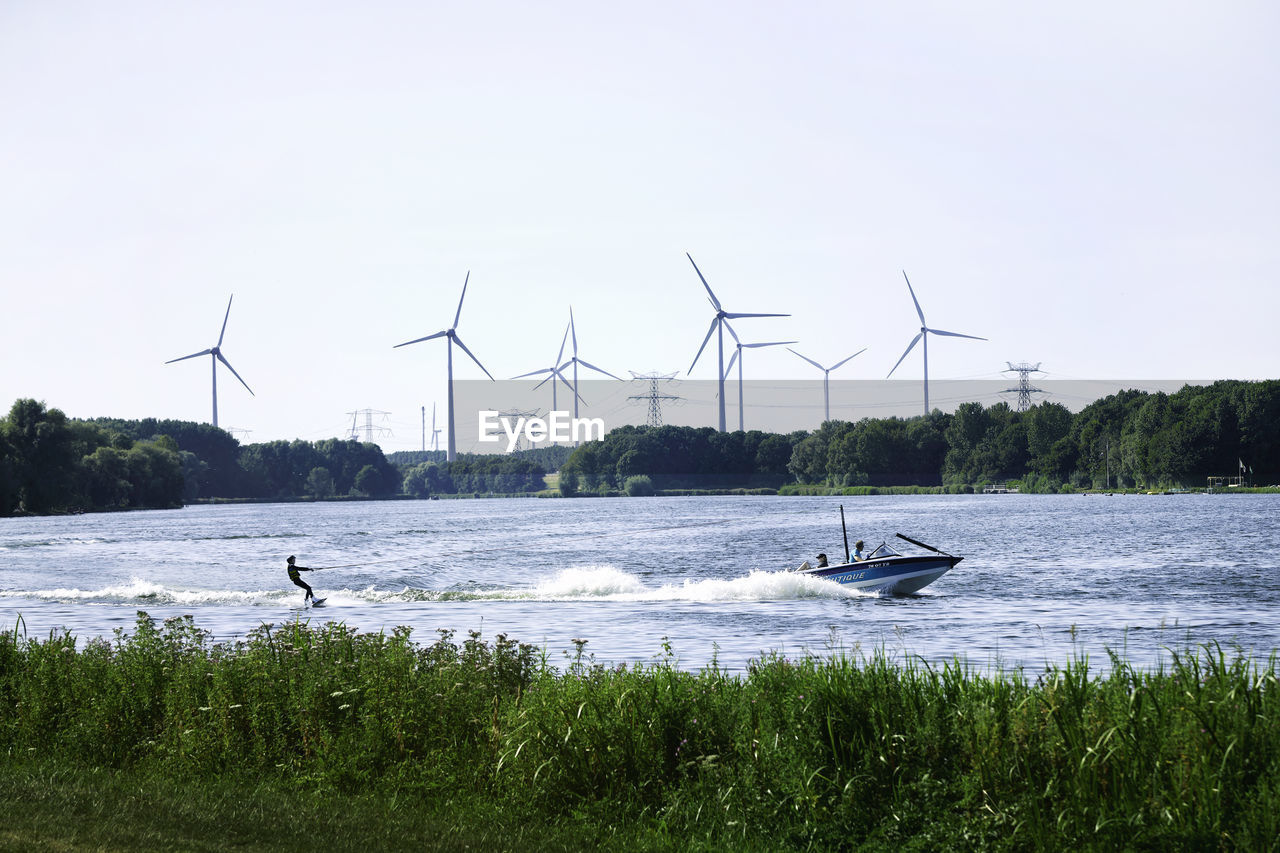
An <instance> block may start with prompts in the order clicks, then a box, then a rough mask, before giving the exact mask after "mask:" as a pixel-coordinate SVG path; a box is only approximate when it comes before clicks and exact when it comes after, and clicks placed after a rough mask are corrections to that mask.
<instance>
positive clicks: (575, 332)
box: [569, 305, 578, 356]
mask: <svg viewBox="0 0 1280 853" xmlns="http://www.w3.org/2000/svg"><path fill="white" fill-rule="evenodd" d="M569 333H570V334H571V335H573V354H574V355H575V356H577V354H578V327H577V326H576V325H574V322H573V306H572V305H570V306H569Z"/></svg>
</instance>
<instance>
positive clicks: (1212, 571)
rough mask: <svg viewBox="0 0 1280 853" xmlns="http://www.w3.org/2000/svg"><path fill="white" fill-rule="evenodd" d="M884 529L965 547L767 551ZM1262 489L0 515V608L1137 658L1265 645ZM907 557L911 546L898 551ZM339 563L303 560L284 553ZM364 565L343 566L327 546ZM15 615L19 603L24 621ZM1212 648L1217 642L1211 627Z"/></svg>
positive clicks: (247, 624) (544, 642)
mask: <svg viewBox="0 0 1280 853" xmlns="http://www.w3.org/2000/svg"><path fill="white" fill-rule="evenodd" d="M842 503H843V504H844V507H845V513H846V516H847V518H848V524H849V534H850V541H852V540H853V539H856V538H862V539H864V540H866V541H867V543H868V544H869V545H872V546H874V545H876V544H878V543H879V542H880V541H882V540H892V541H896V542H897V543H898V544H899V545H904V543H902V542H901V541H899V540H895V539H894V533H896V532H902V533H905V534H906V535H908V536H911V537H913V538H915V539H919V540H921V541H923V542H927V543H929V544H932V545H935V546H938V547H940V548H942V549H944V550H947V551H949V552H951V553H954V554H960V555H963V556H964V558H965V559H964V561H963V562H962V563H960V564H959V565H958V566H957V567H956V569H955V570H953V571H952V572H951V573H949V574H947V575H945V576H943V577H942V578H941V579H940V580H938V581H937V582H935V583H934V584H933V585H932V586H929V587H927V588H926V589H925V590H924V591H923V592H922V593H921V594H920V595H917V596H913V597H906V598H885V597H876V596H872V595H866V594H859V593H856V592H852V591H849V590H846V589H844V588H842V587H839V586H838V585H835V584H833V583H831V582H828V581H821V580H816V579H812V578H805V577H799V576H796V575H795V574H791V573H788V572H786V571H784V569H785V568H787V567H794V566H796V565H798V564H799V563H800V562H801V561H803V560H805V559H809V560H812V559H813V557H814V555H815V554H817V553H818V552H819V551H826V552H827V553H828V554H837V553H840V552H841V551H842V544H841V534H840V515H839V505H840V504H842ZM1278 516H1280V496H1276V495H1159V496H1136V495H1129V496H1121V495H1116V496H1111V497H1108V496H1101V495H1091V496H1082V495H1073V496H1038V495H988V496H977V495H974V496H939V497H927V496H903V497H857V498H852V497H845V498H778V497H715V498H619V499H582V500H535V499H529V500H461V501H454V500H448V501H404V502H392V503H387V502H378V503H342V504H266V505H247V506H200V507H188V508H186V509H182V510H176V511H167V512H133V513H120V514H109V515H83V516H74V517H61V518H34V519H0V619H3V620H4V623H3V625H0V628H3V629H5V630H11V629H13V628H15V627H16V628H18V630H25V631H26V632H27V633H28V634H29V635H33V636H35V635H41V636H43V635H46V634H47V633H48V632H49V631H50V630H63V629H66V630H69V631H70V632H71V633H73V634H74V635H76V636H77V637H80V638H88V637H93V636H110V635H111V634H112V632H113V630H114V629H116V628H126V629H129V628H130V627H131V626H132V624H133V622H134V619H135V615H136V612H137V611H138V610H146V611H147V612H148V613H150V614H151V615H152V616H155V617H157V618H165V617H168V616H173V615H179V614H186V613H190V614H193V615H194V616H195V618H196V621H197V623H198V624H199V625H201V626H202V627H204V628H206V629H208V630H210V631H212V632H213V633H214V635H215V636H216V637H218V638H220V639H232V638H236V637H243V636H244V635H245V634H246V633H247V632H248V631H249V630H251V629H252V628H254V627H256V626H258V625H259V624H261V623H263V622H270V623H280V622H283V621H286V620H291V619H297V618H301V619H309V620H311V621H313V622H316V621H327V620H334V621H342V622H345V623H346V624H347V625H350V626H352V627H355V628H358V629H360V630H362V631H377V630H381V629H386V630H390V629H391V628H393V627H395V626H397V625H408V626H411V627H413V628H414V636H415V637H416V638H417V639H418V640H419V641H420V642H429V641H431V640H433V639H434V638H435V634H434V632H435V631H436V630H437V629H452V630H455V631H457V632H459V634H463V633H465V632H466V631H468V630H479V631H481V632H482V633H483V634H484V636H485V637H487V638H492V637H493V636H494V635H495V634H497V633H498V632H504V633H506V634H508V635H509V636H511V637H513V638H515V639H518V640H521V641H523V642H531V643H534V644H536V645H539V646H545V647H546V648H547V649H548V651H549V652H550V653H551V654H552V656H553V660H554V659H555V658H556V657H557V656H559V655H560V654H562V652H563V650H565V649H567V648H570V647H571V646H572V643H571V640H572V638H575V637H579V638H585V639H587V640H588V641H589V643H588V645H587V650H588V651H589V652H593V653H594V654H595V656H596V659H597V660H599V661H602V662H618V661H635V660H649V659H652V658H654V657H655V656H657V655H660V654H661V652H662V644H663V638H664V637H665V638H669V641H670V643H671V645H672V647H673V649H674V651H675V653H676V655H677V656H678V658H679V659H680V662H681V665H682V666H685V667H689V668H695V667H699V666H701V665H703V664H705V663H706V662H707V661H709V660H710V659H711V657H712V656H713V655H715V656H716V657H717V659H718V660H719V662H720V663H721V664H722V665H724V666H726V667H728V668H730V669H735V670H737V669H741V668H742V667H743V666H744V665H745V663H746V662H747V661H748V660H749V659H750V658H753V657H757V656H759V655H760V654H761V653H762V652H767V651H777V652H780V653H783V654H787V655H798V654H803V653H806V652H812V653H818V654H825V653H827V652H828V651H829V650H830V649H832V648H843V649H846V650H852V649H861V650H863V651H867V650H870V649H872V648H875V647H883V648H885V649H886V650H887V651H888V652H890V653H891V654H892V655H894V656H896V657H901V656H903V655H913V656H921V657H923V658H925V659H927V660H929V661H942V660H950V659H952V658H955V657H961V658H964V659H966V660H967V661H968V662H969V663H970V664H972V665H974V666H975V667H978V668H988V667H995V666H1004V667H1009V666H1018V665H1022V666H1026V667H1028V668H1029V669H1038V668H1040V667H1041V666H1043V664H1044V663H1045V662H1056V663H1062V662H1065V661H1067V660H1069V659H1070V658H1072V657H1073V656H1075V655H1079V654H1089V655H1090V657H1091V661H1092V662H1094V663H1104V662H1105V649H1107V648H1111V649H1115V650H1117V651H1120V652H1121V653H1122V654H1123V655H1124V656H1125V657H1126V658H1128V659H1129V660H1131V661H1133V662H1135V663H1138V664H1140V665H1143V666H1152V665H1155V664H1156V662H1158V661H1160V660H1161V659H1163V657H1164V656H1165V654H1166V652H1165V650H1166V649H1167V648H1173V649H1179V650H1180V649H1182V648H1185V647H1186V646H1187V645H1189V644H1200V643H1206V642H1218V643H1221V644H1223V645H1224V646H1227V647H1231V646H1239V647H1240V648H1242V649H1244V650H1245V651H1247V652H1249V653H1251V654H1253V655H1255V656H1258V657H1265V656H1267V655H1269V654H1271V652H1272V651H1273V650H1275V649H1277V648H1280V607H1278V605H1280V568H1278V566H1280V560H1278V559H1277V553H1278V550H1280V527H1278V525H1277V522H1276V519H1277V517H1278ZM902 550H903V551H904V552H907V553H911V552H912V550H913V549H912V548H911V547H910V546H905V545H904V547H903V549H902ZM290 554H296V555H297V556H298V562H299V563H300V564H302V565H309V566H344V567H340V568H331V569H327V570H325V571H321V572H315V573H312V574H306V575H304V576H303V577H304V579H306V580H308V581H310V582H311V583H312V585H313V586H314V587H315V588H316V591H317V594H319V595H323V596H327V597H328V606H327V607H326V608H324V609H322V610H306V609H303V608H302V607H301V603H302V591H301V590H300V589H298V588H297V587H295V586H293V585H292V584H290V583H289V581H288V578H287V577H286V575H285V571H284V565H285V557H287V556H288V555H290ZM353 563H354V564H359V565H355V566H348V565H347V564H353ZM19 620H21V621H19ZM1228 650H1229V651H1230V648H1228Z"/></svg>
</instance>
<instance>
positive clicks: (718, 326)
mask: <svg viewBox="0 0 1280 853" xmlns="http://www.w3.org/2000/svg"><path fill="white" fill-rule="evenodd" d="M684 255H685V257H686V258H688V259H689V263H691V264H693V270H694V272H696V273H697V274H698V278H700V279H702V286H703V287H705V288H706V289H707V296H709V297H710V299H711V307H712V308H715V309H716V315H715V317H713V318H712V319H711V328H709V329H707V336H706V337H705V338H703V339H702V346H700V347H698V354H697V355H695V356H694V357H693V364H690V365H689V370H688V372H690V373H692V372H693V367H694V365H696V364H697V363H698V359H699V358H700V357H701V356H702V351H703V350H704V349H706V348H707V341H709V340H711V333H712V332H715V333H716V355H717V356H719V362H718V364H717V367H716V381H717V382H719V384H720V431H721V432H724V431H725V421H724V377H725V369H724V329H725V327H726V326H728V325H729V324H728V323H727V322H726V321H727V320H738V319H740V318H743V317H790V316H791V315H790V314H738V313H733V312H729V311H726V310H724V308H723V307H722V306H721V305H720V300H719V299H716V295H715V293H713V292H712V290H711V285H709V284H707V279H706V276H704V275H703V274H702V270H700V269H698V265H697V264H696V263H694V260H693V255H690V254H689V253H688V252H685V253H684ZM729 333H730V334H733V330H732V329H730V330H729ZM734 338H735V339H736V338H737V335H734Z"/></svg>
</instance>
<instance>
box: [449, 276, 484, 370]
mask: <svg viewBox="0 0 1280 853" xmlns="http://www.w3.org/2000/svg"><path fill="white" fill-rule="evenodd" d="M469 281H471V270H467V277H466V278H464V279H463V280H462V295H461V296H459V297H458V313H457V314H454V315H453V325H452V326H450V327H449V328H451V329H456V328H458V321H459V320H461V319H462V300H464V299H466V298H467V282H469ZM479 363H480V362H476V364H479ZM486 372H488V371H486Z"/></svg>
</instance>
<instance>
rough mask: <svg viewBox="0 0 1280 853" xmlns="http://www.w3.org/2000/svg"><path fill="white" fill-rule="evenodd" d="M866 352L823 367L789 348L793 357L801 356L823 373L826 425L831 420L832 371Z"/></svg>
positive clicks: (823, 404) (865, 349)
mask: <svg viewBox="0 0 1280 853" xmlns="http://www.w3.org/2000/svg"><path fill="white" fill-rule="evenodd" d="M866 351H867V348H866V347H863V348H862V349H860V350H858V351H857V352H855V353H854V354H853V355H851V356H849V357H848V358H846V359H844V360H842V361H837V362H836V363H835V364H833V365H831V366H830V367H823V366H822V365H821V364H818V362H816V361H814V360H813V359H811V358H809V356H807V355H800V353H798V352H796V351H795V350H793V349H792V348H791V347H787V352H789V353H791V354H792V355H799V356H800V357H801V358H803V359H804V360H805V361H807V362H809V363H810V364H812V365H813V366H814V367H816V368H818V369H819V370H821V371H822V422H823V423H826V422H827V421H829V420H831V371H833V370H835V369H836V368H838V367H841V366H843V365H844V363H845V362H846V361H852V360H853V359H855V358H857V357H858V356H860V355H862V354H863V353H864V352H866Z"/></svg>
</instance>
